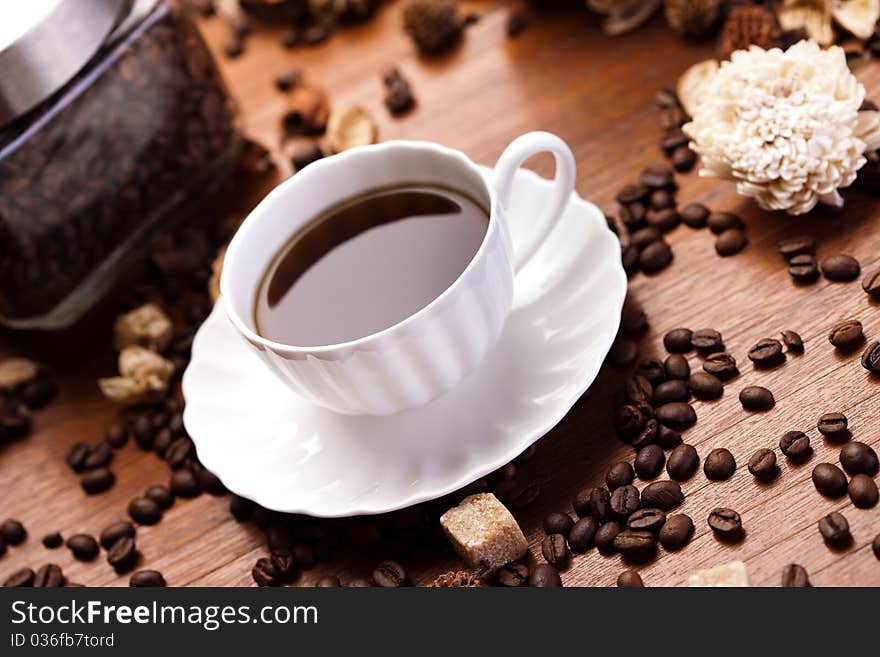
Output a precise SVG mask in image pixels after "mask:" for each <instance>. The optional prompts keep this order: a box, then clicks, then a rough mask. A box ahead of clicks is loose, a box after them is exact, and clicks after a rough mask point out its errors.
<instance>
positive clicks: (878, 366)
mask: <svg viewBox="0 0 880 657" xmlns="http://www.w3.org/2000/svg"><path fill="white" fill-rule="evenodd" d="M862 367H864V368H865V369H866V370H868V371H869V372H870V373H871V374H874V375H880V342H876V341H875V342H872V343H871V344H869V345H868V348H867V349H865V353H864V354H862Z"/></svg>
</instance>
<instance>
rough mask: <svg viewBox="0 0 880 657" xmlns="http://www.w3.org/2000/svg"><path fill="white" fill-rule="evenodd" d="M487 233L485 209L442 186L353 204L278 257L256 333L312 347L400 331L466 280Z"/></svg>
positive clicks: (320, 221) (312, 225)
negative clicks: (467, 269)
mask: <svg viewBox="0 0 880 657" xmlns="http://www.w3.org/2000/svg"><path fill="white" fill-rule="evenodd" d="M488 225H489V215H488V212H487V211H486V209H485V208H483V207H482V206H481V205H480V204H479V203H477V202H476V201H474V200H472V199H471V198H469V197H467V196H465V195H464V194H461V193H459V192H455V191H452V190H448V189H445V188H441V187H433V186H424V185H409V186H398V187H394V188H388V189H381V190H375V191H372V192H368V193H366V194H363V195H361V196H358V197H356V198H352V199H349V200H347V201H345V202H344V203H341V204H339V205H337V206H335V207H333V208H331V209H329V210H327V211H326V212H324V213H323V214H321V215H319V216H318V217H316V218H315V219H314V220H312V221H310V222H309V223H308V224H307V225H306V226H305V227H303V229H301V230H300V231H299V232H298V233H297V234H296V235H295V236H294V237H293V238H292V239H291V240H290V241H289V242H288V243H287V245H286V246H285V247H284V248H283V249H282V250H281V251H280V252H279V254H278V255H277V256H276V257H275V259H274V261H273V262H272V264H271V265H270V266H269V268H268V270H267V271H266V273H265V275H264V276H263V281H262V283H261V284H260V289H259V290H258V294H257V299H256V303H255V308H254V321H255V323H256V328H257V332H258V333H259V334H260V335H262V336H263V337H265V338H268V339H270V340H274V341H276V342H281V343H284V344H292V345H297V346H301V347H312V346H319V345H328V344H336V343H340V342H348V341H350V340H355V339H357V338H361V337H364V336H366V335H370V334H372V333H376V332H377V331H382V330H383V329H386V328H388V327H390V326H393V325H394V324H397V323H398V322H400V321H401V320H403V319H406V318H407V317H409V316H410V315H412V314H413V313H415V312H418V311H419V310H421V309H422V308H424V307H425V306H426V305H428V304H429V303H430V302H431V301H433V300H434V299H436V298H437V297H438V296H440V294H442V293H443V291H444V290H446V289H447V288H448V287H449V286H450V285H451V284H452V283H453V282H454V281H455V280H456V279H457V278H458V277H459V275H461V273H462V272H463V271H464V269H465V267H466V266H467V265H468V263H469V262H470V261H471V259H473V257H474V255H475V254H476V252H477V250H478V249H479V247H480V244H481V243H482V241H483V237H484V236H485V235H486V230H487V228H488Z"/></svg>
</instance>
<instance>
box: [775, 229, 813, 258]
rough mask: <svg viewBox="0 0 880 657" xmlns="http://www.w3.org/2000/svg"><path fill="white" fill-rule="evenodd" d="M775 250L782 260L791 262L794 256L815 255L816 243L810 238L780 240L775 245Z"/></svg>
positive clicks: (803, 236) (801, 236) (800, 237)
mask: <svg viewBox="0 0 880 657" xmlns="http://www.w3.org/2000/svg"><path fill="white" fill-rule="evenodd" d="M776 249H777V250H778V251H779V254H780V255H781V256H782V257H783V258H785V259H786V260H791V259H792V258H794V257H795V256H799V255H803V254H813V253H815V252H816V243H815V242H814V241H813V239H812V238H811V237H808V236H806V235H798V236H797V237H790V238H788V239H785V240H782V241H781V242H779V243H778V244H777V245H776Z"/></svg>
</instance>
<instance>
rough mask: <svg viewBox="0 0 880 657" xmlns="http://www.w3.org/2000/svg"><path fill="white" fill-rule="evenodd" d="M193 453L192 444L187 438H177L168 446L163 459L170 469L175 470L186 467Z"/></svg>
mask: <svg viewBox="0 0 880 657" xmlns="http://www.w3.org/2000/svg"><path fill="white" fill-rule="evenodd" d="M193 452H194V446H193V442H192V441H191V440H190V439H189V438H178V439H177V440H175V441H174V442H173V443H171V444H170V445H169V446H168V449H166V450H165V454H163V458H164V459H165V460H166V461H167V462H168V465H169V466H171V468H172V469H174V470H177V469H178V468H182V467H183V466H184V465H186V463H187V461H188V459H189V458H190V457H191V456H192V455H193Z"/></svg>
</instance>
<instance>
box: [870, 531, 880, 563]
mask: <svg viewBox="0 0 880 657" xmlns="http://www.w3.org/2000/svg"><path fill="white" fill-rule="evenodd" d="M871 550H872V551H873V552H874V556H875V557H877V558H878V559H880V534H877V535H876V536H875V537H874V541H873V542H872V543H871Z"/></svg>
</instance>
